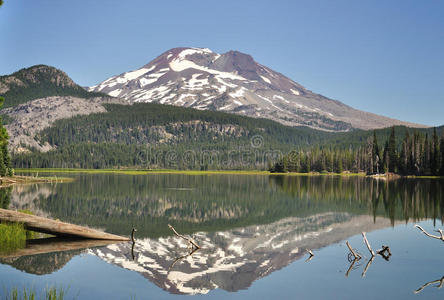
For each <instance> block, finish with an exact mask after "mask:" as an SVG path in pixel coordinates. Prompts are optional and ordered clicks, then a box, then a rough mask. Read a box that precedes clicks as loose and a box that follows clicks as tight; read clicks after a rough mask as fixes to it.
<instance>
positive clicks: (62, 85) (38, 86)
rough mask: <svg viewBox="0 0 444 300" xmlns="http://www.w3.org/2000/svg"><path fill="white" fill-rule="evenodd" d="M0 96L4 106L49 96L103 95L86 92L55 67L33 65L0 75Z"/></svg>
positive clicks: (88, 96)
mask: <svg viewBox="0 0 444 300" xmlns="http://www.w3.org/2000/svg"><path fill="white" fill-rule="evenodd" d="M0 96H2V97H4V98H5V105H4V107H9V106H14V105H17V104H21V103H25V102H27V101H29V100H34V99H38V98H44V97H49V96H79V97H84V98H90V97H96V96H104V95H103V94H98V93H89V92H87V91H86V90H85V89H83V88H82V87H81V86H79V85H77V84H76V83H75V82H74V81H73V80H72V79H71V78H70V77H69V76H68V75H67V74H66V73H65V72H63V71H61V70H59V69H57V68H54V67H51V66H47V65H35V66H31V67H29V68H24V69H21V70H19V71H17V72H14V73H12V74H11V75H4V76H0Z"/></svg>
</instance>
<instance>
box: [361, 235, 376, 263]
mask: <svg viewBox="0 0 444 300" xmlns="http://www.w3.org/2000/svg"><path fill="white" fill-rule="evenodd" d="M362 237H363V238H364V243H365V245H366V246H367V249H368V251H369V252H370V254H371V255H372V257H374V256H375V252H374V251H373V249H372V247H371V246H370V243H369V242H368V240H367V237H366V236H365V232H362Z"/></svg>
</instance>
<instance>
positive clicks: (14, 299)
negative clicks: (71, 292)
mask: <svg viewBox="0 0 444 300" xmlns="http://www.w3.org/2000/svg"><path fill="white" fill-rule="evenodd" d="M64 297H65V290H64V289H63V288H56V287H47V288H46V289H45V290H44V291H43V293H42V295H41V296H40V297H38V298H37V294H36V292H35V290H34V289H33V288H26V287H23V289H22V290H19V289H18V288H13V289H12V290H10V291H7V292H6V296H5V300H38V299H42V300H43V299H44V300H63V299H64Z"/></svg>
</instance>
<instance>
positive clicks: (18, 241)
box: [0, 223, 27, 253]
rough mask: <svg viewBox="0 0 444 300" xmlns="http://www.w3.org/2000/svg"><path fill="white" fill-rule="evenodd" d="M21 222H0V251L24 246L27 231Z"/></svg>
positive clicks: (9, 251) (3, 251)
mask: <svg viewBox="0 0 444 300" xmlns="http://www.w3.org/2000/svg"><path fill="white" fill-rule="evenodd" d="M26 231H27V230H26V229H25V228H24V227H23V224H19V223H11V224H6V223H0V253H11V252H13V251H14V250H17V249H21V248H24V247H25V246H26V238H27V233H26Z"/></svg>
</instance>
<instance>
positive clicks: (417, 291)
mask: <svg viewBox="0 0 444 300" xmlns="http://www.w3.org/2000/svg"><path fill="white" fill-rule="evenodd" d="M435 283H439V284H438V285H436V286H435V287H436V288H438V289H440V288H442V286H443V285H444V276H443V277H441V279H437V280H433V281H429V282H426V283H424V284H423V285H422V286H421V287H420V288H419V289H417V290H415V291H413V293H415V294H419V293H420V292H422V290H423V289H425V288H426V287H428V286H429V285H432V284H435Z"/></svg>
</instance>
